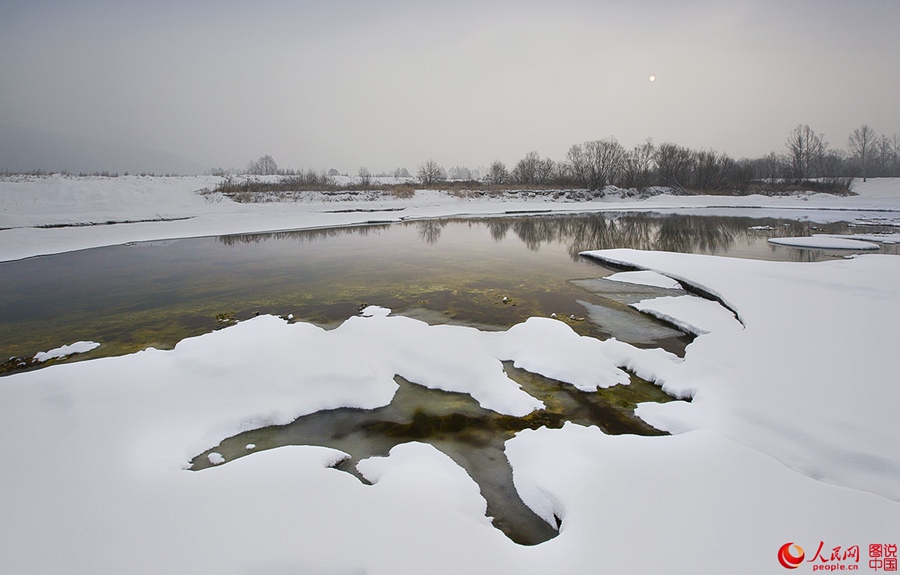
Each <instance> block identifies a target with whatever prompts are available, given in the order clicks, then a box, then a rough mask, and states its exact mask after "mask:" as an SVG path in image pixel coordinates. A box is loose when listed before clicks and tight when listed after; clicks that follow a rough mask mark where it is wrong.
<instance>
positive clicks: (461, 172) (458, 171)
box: [447, 166, 472, 181]
mask: <svg viewBox="0 0 900 575" xmlns="http://www.w3.org/2000/svg"><path fill="white" fill-rule="evenodd" d="M447 177H448V178H449V179H451V180H466V181H467V180H471V179H472V170H470V169H469V168H467V167H465V166H453V167H452V168H450V169H449V170H447Z"/></svg>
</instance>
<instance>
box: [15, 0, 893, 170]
mask: <svg viewBox="0 0 900 575" xmlns="http://www.w3.org/2000/svg"><path fill="white" fill-rule="evenodd" d="M651 75H653V76H655V77H656V80H655V81H654V82H651V81H650V80H649V78H650V76H651ZM0 78H2V81H0V122H6V123H10V124H16V125H19V126H24V127H28V128H36V129H41V130H49V131H55V132H61V133H65V134H70V135H79V136H86V137H90V138H95V139H101V140H105V141H109V142H113V143H117V144H123V145H133V146H142V147H149V148H156V149H160V150H165V151H170V152H174V153H177V154H180V155H182V156H185V157H187V158H190V159H192V160H195V161H197V162H200V163H203V164H205V165H207V166H221V167H229V166H235V167H243V166H245V165H246V164H247V162H248V161H250V160H252V159H255V158H257V157H259V156H260V155H262V154H271V155H272V156H273V157H274V158H275V160H276V161H277V162H278V164H279V165H280V166H281V167H304V168H308V167H311V168H314V169H317V170H318V169H324V168H329V167H336V168H338V169H340V170H342V171H350V172H355V171H356V169H357V168H358V167H359V166H363V165H365V166H367V167H368V168H369V169H371V170H372V171H376V172H377V171H382V170H390V169H393V168H395V167H398V166H403V167H407V168H409V169H410V171H413V170H414V169H415V168H416V166H418V165H419V164H420V163H422V162H423V161H425V160H427V159H428V158H434V159H435V160H437V161H438V162H439V163H441V164H442V165H444V166H445V167H450V166H454V165H464V166H469V167H472V168H474V167H477V166H479V165H487V164H489V163H490V162H491V161H493V160H495V159H500V160H503V161H505V162H507V164H512V163H514V162H515V161H517V160H518V159H519V158H521V157H522V156H523V155H524V154H525V153H527V152H529V151H531V150H537V151H538V152H539V153H540V154H541V155H542V156H549V157H551V158H554V159H556V160H561V159H563V158H564V156H565V153H566V151H567V149H568V148H569V146H571V145H572V144H575V143H581V142H584V141H586V140H592V139H599V138H605V137H608V136H615V137H616V138H618V139H619V141H620V142H621V143H622V144H623V145H625V146H626V147H630V146H633V145H635V144H638V143H640V142H642V141H643V140H645V139H646V138H653V140H654V141H655V142H656V143H661V142H665V141H672V142H676V143H679V144H682V145H685V146H690V147H692V148H711V149H715V150H718V151H726V152H728V153H730V154H731V155H733V156H735V157H742V156H759V155H763V154H765V153H767V152H769V151H778V152H781V151H783V149H784V141H785V138H786V137H787V135H788V133H789V132H790V131H791V129H793V128H794V127H795V126H796V125H797V124H800V123H804V124H809V125H810V126H811V127H812V128H813V129H814V130H816V131H817V132H822V133H824V134H825V138H826V140H827V141H829V142H830V143H831V144H832V146H834V147H840V148H843V147H845V145H846V139H847V135H848V134H849V133H850V131H852V130H853V128H855V127H858V126H859V125H860V124H862V123H868V124H869V125H871V126H872V127H873V128H874V129H875V130H876V131H878V132H879V133H887V134H893V133H894V132H900V1H898V0H848V1H838V0H797V1H792V0H777V1H776V0H757V1H753V0H746V1H741V2H737V1H728V0H687V1H674V0H672V1H667V0H627V1H622V2H618V1H596V0H595V1H578V0H571V1H567V0H561V1H556V2H527V1H526V2H490V1H489V0H481V1H479V2H471V1H468V0H463V1H454V2H449V1H444V2H428V1H418V2H414V1H400V0H395V1H385V2H375V1H372V2H363V1H359V0H356V1H345V2H341V1H294V2H288V1H267V0H255V1H253V2H237V1H227V0H222V1H212V0H209V1H200V2H191V1H190V0H179V1H171V0H161V1H160V0H155V1H153V2H148V1H146V0H141V1H140V2H137V1H134V2H131V1H101V0H88V1H78V0H59V1H43V0H22V1H15V0H0Z"/></svg>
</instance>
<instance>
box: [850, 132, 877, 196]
mask: <svg viewBox="0 0 900 575" xmlns="http://www.w3.org/2000/svg"><path fill="white" fill-rule="evenodd" d="M877 138H878V136H877V135H876V134H875V130H873V129H872V128H871V127H869V125H868V124H863V125H862V126H860V127H858V128H856V129H855V130H853V133H852V134H850V137H849V138H847V147H848V148H850V154H851V155H853V156H854V157H855V158H856V159H857V161H858V162H859V168H860V169H861V170H862V177H863V181H864V182H865V181H866V168H867V167H868V165H869V161H870V160H871V158H872V152H873V151H874V148H875V145H876V141H877Z"/></svg>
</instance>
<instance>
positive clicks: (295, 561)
mask: <svg viewBox="0 0 900 575" xmlns="http://www.w3.org/2000/svg"><path fill="white" fill-rule="evenodd" d="M211 183H213V181H212V179H211V178H206V179H204V178H184V179H165V178H157V179H154V180H150V181H147V182H143V181H142V179H140V178H136V177H135V178H131V179H130V180H124V179H123V178H118V179H117V180H96V179H91V180H65V179H61V178H48V179H42V180H36V181H33V182H20V183H10V182H2V183H0V228H10V229H4V230H2V231H0V260H12V259H18V258H22V257H27V256H30V255H36V254H41V253H52V252H59V251H65V250H71V249H79V248H84V247H90V246H96V245H108V244H112V243H121V242H127V241H137V240H142V239H162V238H168V237H185V236H196V235H206V234H219V233H234V232H241V231H261V230H273V229H285V228H299V227H309V226H326V225H342V224H350V223H360V222H364V221H367V220H372V219H378V220H394V219H397V218H401V217H435V216H441V215H456V214H466V213H477V214H496V213H504V212H506V211H518V210H536V209H540V210H554V211H587V210H608V209H664V208H665V209H668V210H686V211H693V212H697V213H706V211H705V210H709V209H710V206H722V205H724V204H731V205H732V206H733V207H730V208H728V211H729V212H730V213H731V212H736V213H740V214H742V215H748V213H749V214H754V213H762V212H765V213H766V215H770V213H774V212H784V213H791V214H803V215H806V216H808V217H811V218H822V219H821V220H820V219H815V220H814V221H830V218H834V215H835V214H837V215H838V216H839V218H838V219H845V218H847V217H848V215H849V216H850V217H851V218H852V217H861V218H887V219H888V220H892V219H896V218H897V217H898V212H897V210H898V208H900V180H884V181H878V180H870V181H869V182H867V183H866V185H860V187H858V188H857V191H858V192H859V193H860V195H859V196H857V197H850V198H833V197H828V196H822V195H812V196H800V197H790V198H769V197H755V198H718V197H716V198H695V197H691V198H684V197H678V198H676V197H665V196H663V197H657V198H650V199H648V200H645V201H642V202H628V201H623V200H617V201H615V202H600V201H597V202H587V203H581V204H572V203H553V202H540V203H537V202H530V203H529V202H520V201H509V202H499V201H489V200H463V199H459V198H456V197H453V196H446V195H442V194H439V193H436V192H429V193H418V194H416V196H415V197H414V198H412V199H409V200H389V201H385V202H383V204H379V205H378V206H372V205H371V204H366V205H364V206H359V205H356V206H355V207H357V208H364V209H372V208H373V207H383V208H391V209H397V208H402V211H391V212H383V213H377V214H373V213H371V212H342V213H333V212H331V211H330V210H334V209H335V208H336V206H334V205H329V203H328V202H309V203H302V202H301V203H291V204H249V205H246V204H245V205H239V204H233V203H231V202H230V201H228V200H223V199H221V198H212V201H208V200H209V197H208V196H207V197H203V196H199V195H196V194H193V190H195V189H198V188H202V187H204V186H207V185H210V184H211ZM119 184H121V185H122V186H123V187H122V189H117V186H118V185H119ZM350 206H354V205H353V204H350ZM347 207H348V205H346V204H343V205H341V206H340V207H339V209H346V208H347ZM811 208H816V209H817V210H818V211H812V210H811ZM721 209H724V208H721ZM875 210H879V211H875ZM891 210H894V211H891ZM172 218H190V219H180V220H177V221H156V222H142V223H129V224H113V225H95V226H82V227H65V228H38V227H35V226H38V225H42V224H62V223H66V224H84V223H89V222H90V223H100V222H106V221H138V220H152V219H157V220H159V219H172ZM592 256H593V257H597V258H601V259H606V260H610V261H615V262H617V263H620V264H627V265H630V266H633V267H635V268H638V269H643V270H650V271H652V272H655V273H653V274H651V273H646V272H644V273H633V272H628V273H625V274H616V275H614V276H610V277H609V278H607V279H612V280H619V281H627V282H637V283H650V284H653V285H661V284H662V285H665V284H668V285H671V284H670V283H669V281H671V280H677V281H680V282H682V283H683V284H688V285H691V286H693V287H696V288H699V289H701V290H702V291H704V292H706V293H708V294H711V295H713V296H715V297H717V298H719V299H720V300H721V303H717V302H714V301H710V300H706V299H700V298H698V297H697V296H682V297H674V298H673V297H668V298H660V299H656V300H649V301H643V302H640V303H639V304H635V307H638V308H639V309H642V310H644V311H647V312H648V313H653V314H654V315H657V316H658V317H664V318H669V319H671V320H672V321H673V322H676V323H677V324H679V325H682V326H684V328H685V329H688V330H689V331H692V332H694V333H697V334H700V335H699V336H698V337H697V339H696V340H695V341H694V342H693V343H692V344H691V345H689V346H688V348H687V352H686V355H685V357H684V358H683V359H680V358H677V357H674V356H672V355H670V354H668V353H665V352H662V351H661V350H640V349H637V348H634V347H632V346H630V345H627V344H624V343H621V342H617V341H615V340H608V341H605V342H600V341H597V340H594V339H591V338H585V337H581V336H578V335H577V334H575V333H574V332H573V331H572V330H571V328H569V327H568V326H567V325H566V324H564V323H562V322H560V321H556V320H553V319H550V318H532V319H530V320H528V321H526V322H524V323H522V324H519V325H516V326H514V327H512V328H510V329H509V330H507V331H505V332H490V333H488V332H482V331H479V330H477V329H474V328H468V327H461V326H448V325H443V326H430V325H427V324H425V323H423V322H421V321H417V320H413V319H410V318H404V317H395V316H393V315H390V314H389V312H388V310H384V309H380V308H370V309H368V310H366V313H364V314H362V315H361V316H359V317H353V318H348V319H347V321H345V322H344V323H343V324H342V325H341V326H340V327H338V328H336V329H333V330H330V331H327V330H323V329H321V328H318V327H316V326H313V325H311V324H308V323H304V322H302V321H298V322H287V321H285V320H282V319H280V318H276V317H271V316H262V317H258V318H255V319H253V320H250V321H246V322H242V323H238V324H237V325H235V326H233V327H229V328H226V329H223V330H220V331H217V332H214V333H210V334H207V335H203V336H200V337H197V338H192V339H188V340H184V341H182V342H180V343H179V344H178V345H177V346H176V347H175V349H173V350H170V351H159V350H153V349H150V350H145V351H143V352H140V353H137V354H133V355H129V356H123V357H114V358H106V359H98V360H91V361H84V362H78V363H67V364H58V365H54V366H51V367H48V368H44V369H40V370H37V371H31V372H26V373H19V374H16V375H10V376H7V377H4V378H2V379H0V557H2V558H3V565H4V571H5V572H10V573H98V572H99V573H104V572H126V573H207V572H216V573H272V574H282V573H323V574H343V573H347V574H350V573H369V574H381V573H384V574H387V573H391V574H397V573H463V572H465V573H535V574H537V573H541V574H544V573H671V572H683V573H710V572H727V573H777V572H782V571H783V570H784V569H785V568H784V567H782V566H781V565H779V561H778V554H779V549H780V548H782V547H783V546H784V545H786V544H789V543H790V544H793V545H797V546H800V547H802V548H803V550H804V553H805V554H804V559H803V562H802V564H801V565H800V567H799V569H798V572H812V571H813V570H814V569H815V568H819V569H822V568H828V569H835V570H840V569H841V566H844V567H845V568H847V569H852V568H853V567H854V566H858V568H859V571H860V572H873V573H874V572H876V569H875V568H874V567H878V571H881V570H884V567H885V566H886V564H885V563H884V557H881V558H876V557H870V553H872V552H874V550H875V549H880V550H881V551H882V555H884V553H885V552H886V553H888V554H889V553H890V552H891V550H892V549H893V550H896V547H891V546H892V545H893V546H896V545H897V544H900V425H898V423H897V418H896V410H897V406H898V405H900V385H898V383H900V380H898V376H897V374H898V373H900V356H898V354H897V353H896V349H897V348H898V343H900V337H898V335H897V331H896V330H897V326H898V325H900V289H897V286H898V285H900V258H898V257H896V256H887V255H879V254H874V255H865V256H859V257H855V258H852V259H847V260H838V261H828V262H821V263H786V262H759V261H749V260H740V259H735V258H718V257H712V256H698V255H690V254H672V253H659V252H640V251H634V250H605V251H602V252H593V253H592ZM660 276H665V277H666V278H669V280H664V279H663V278H662V277H660ZM503 360H513V361H515V362H516V364H517V365H519V366H521V367H523V368H525V369H528V370H530V371H534V372H537V373H542V374H545V375H548V376H550V377H554V378H557V379H561V380H564V381H567V382H569V383H571V384H573V385H575V386H577V387H579V388H582V389H589V388H592V387H596V386H609V385H615V384H621V383H624V382H626V381H627V377H626V375H625V373H624V372H623V371H622V370H621V369H620V368H623V367H624V368H628V369H631V370H633V371H635V372H637V373H638V374H639V375H641V376H642V377H644V378H646V379H650V380H653V381H656V382H657V383H658V384H659V385H661V386H663V388H664V389H666V390H668V391H669V392H670V393H672V394H675V395H678V396H681V397H692V398H693V400H692V401H691V402H689V403H688V402H671V403H667V404H655V403H654V404H642V405H641V406H640V407H639V409H638V414H639V415H640V416H641V417H642V418H644V419H645V420H647V421H648V422H650V423H652V424H653V425H655V426H657V427H659V428H662V429H666V430H669V431H671V432H672V433H673V435H671V436H664V437H636V436H607V435H605V434H603V433H602V432H601V431H600V430H599V429H597V428H595V427H582V426H578V425H574V424H567V425H566V427H565V428H563V429H561V430H549V429H538V430H535V431H524V432H521V433H519V434H518V435H517V436H516V437H515V438H514V439H512V440H510V441H509V442H508V443H507V449H506V451H507V456H508V458H509V460H510V462H511V464H512V466H513V469H514V478H515V483H516V486H517V488H518V490H519V492H520V494H521V495H522V497H523V499H524V501H525V502H526V503H527V504H528V505H529V506H530V507H532V508H533V509H534V510H535V511H536V512H537V513H538V514H539V515H541V516H543V517H545V518H547V519H548V520H550V521H552V520H553V517H554V516H556V517H559V518H561V519H562V527H561V533H560V535H559V536H558V537H556V538H555V539H552V540H550V541H547V542H545V543H542V544H540V545H538V546H535V547H523V546H519V545H516V544H515V543H512V542H511V541H510V540H509V539H507V538H506V537H505V536H504V535H503V534H502V533H501V532H500V531H498V530H496V529H494V528H493V527H492V526H491V525H490V523H489V520H488V519H487V518H485V517H484V511H485V502H484V500H483V499H482V498H481V495H480V494H479V492H478V488H477V486H476V485H475V484H474V482H473V481H472V480H471V479H469V477H468V476H467V475H466V474H465V472H464V471H463V470H462V469H461V468H460V467H458V466H456V464H455V463H453V462H452V461H451V460H450V459H449V458H448V457H447V456H445V455H443V454H442V453H440V452H439V451H437V450H436V449H434V448H433V447H430V446H428V445H425V444H419V443H410V444H404V445H400V446H398V447H396V448H395V449H394V450H393V451H392V452H391V454H390V456H388V457H386V458H372V459H369V460H366V461H364V462H363V463H361V465H360V471H361V472H362V473H363V474H364V475H365V476H366V477H367V478H368V479H369V480H371V481H372V482H373V485H371V486H367V485H363V484H362V483H360V482H359V481H358V480H357V479H355V478H354V477H352V476H351V475H349V474H346V473H343V472H340V471H337V470H334V469H331V468H330V467H329V466H330V465H332V464H334V463H335V462H336V461H338V460H340V459H341V458H342V457H343V456H342V455H341V454H340V453H338V452H335V451H334V450H330V449H325V448H321V447H290V448H279V449H274V450H269V451H264V452H259V453H254V454H252V455H250V456H248V457H243V458H241V459H238V460H235V461H232V462H225V463H224V464H221V465H218V466H216V467H214V468H210V469H206V470H204V471H200V472H191V471H187V470H185V469H184V467H185V465H186V463H187V461H188V460H189V459H190V458H191V457H193V456H194V455H196V454H198V453H201V452H203V451H204V450H206V449H208V448H210V447H212V446H214V445H216V444H217V443H218V442H219V441H220V440H221V439H223V438H225V437H228V436H230V435H232V434H234V433H236V432H238V431H241V430H246V429H251V428H256V427H260V426H264V425H269V424H272V423H280V422H286V421H290V420H291V419H293V418H295V417H297V416H299V415H302V414H306V413H311V412H314V411H316V410H319V409H324V408H329V407H336V406H358V407H375V406H379V405H384V404H386V403H388V402H389V401H390V399H391V397H392V394H393V392H394V389H395V387H396V384H395V383H394V381H393V376H394V375H395V374H400V375H402V376H404V377H405V378H407V379H409V380H410V381H413V382H414V383H417V384H420V385H426V386H429V387H433V388H438V389H446V390H456V391H464V392H467V393H470V394H471V395H472V396H473V397H474V398H475V399H477V400H478V401H479V402H480V403H481V404H482V405H483V406H484V407H486V408H490V409H494V410H496V411H500V412H503V413H509V414H523V413H526V412H528V411H529V410H530V409H533V408H534V407H537V406H538V405H539V401H538V400H536V399H535V398H531V397H530V396H528V395H527V394H525V393H524V392H522V391H521V390H520V389H519V388H518V386H517V385H516V384H515V383H513V382H512V381H511V380H509V379H508V378H507V377H506V376H505V374H504V373H503V371H502V369H501V363H500V362H501V361H503ZM874 545H878V546H880V547H877V548H876V547H871V546H874ZM837 547H840V549H838V550H837V551H836V552H835V551H834V550H835V548H837ZM793 552H794V551H792V553H793ZM888 558H890V557H889V556H888ZM876 560H877V561H881V563H870V561H876ZM887 566H890V564H887Z"/></svg>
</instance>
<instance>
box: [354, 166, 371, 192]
mask: <svg viewBox="0 0 900 575" xmlns="http://www.w3.org/2000/svg"><path fill="white" fill-rule="evenodd" d="M357 174H358V175H359V185H361V186H362V187H364V188H368V187H369V185H370V184H371V183H372V172H370V171H369V168H367V167H365V166H360V167H359V170H358V171H357Z"/></svg>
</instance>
